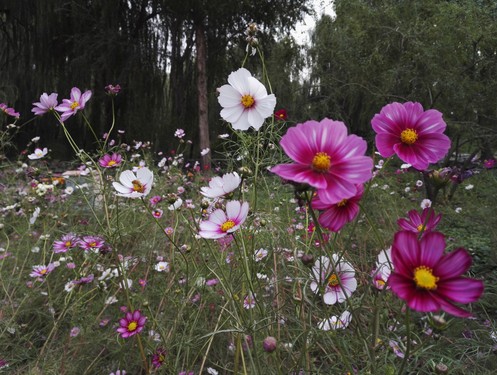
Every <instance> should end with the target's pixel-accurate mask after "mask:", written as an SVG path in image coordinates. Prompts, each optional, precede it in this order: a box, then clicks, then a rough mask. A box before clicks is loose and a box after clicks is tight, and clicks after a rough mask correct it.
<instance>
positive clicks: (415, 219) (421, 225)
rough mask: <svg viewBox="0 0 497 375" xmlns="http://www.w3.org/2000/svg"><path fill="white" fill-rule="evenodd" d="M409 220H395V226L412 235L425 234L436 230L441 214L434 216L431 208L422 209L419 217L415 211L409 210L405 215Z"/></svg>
mask: <svg viewBox="0 0 497 375" xmlns="http://www.w3.org/2000/svg"><path fill="white" fill-rule="evenodd" d="M407 214H408V215H409V219H404V218H401V219H399V220H397V224H398V225H399V227H401V228H402V229H403V230H407V231H410V232H414V233H418V234H419V233H423V234H424V233H427V232H431V231H432V230H434V229H435V228H436V226H437V225H438V223H439V222H440V219H442V214H439V215H435V211H434V210H433V208H430V207H428V208H424V209H423V212H422V213H421V215H420V214H419V212H418V211H416V210H411V211H409V212H408V213H407Z"/></svg>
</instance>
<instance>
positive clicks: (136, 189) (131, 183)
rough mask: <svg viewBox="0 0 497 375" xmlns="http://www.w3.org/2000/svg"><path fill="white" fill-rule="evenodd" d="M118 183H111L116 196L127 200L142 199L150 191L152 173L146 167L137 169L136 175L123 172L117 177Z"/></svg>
mask: <svg viewBox="0 0 497 375" xmlns="http://www.w3.org/2000/svg"><path fill="white" fill-rule="evenodd" d="M119 181H120V182H113V183H112V185H113V186H114V189H116V190H117V191H118V194H117V195H118V196H121V197H127V198H142V197H144V196H146V195H148V193H150V190H152V183H153V181H154V174H153V172H152V171H151V170H150V169H148V168H147V167H143V168H140V169H138V171H137V172H136V175H135V174H134V173H133V172H132V171H129V170H128V171H124V172H122V173H121V175H120V176H119Z"/></svg>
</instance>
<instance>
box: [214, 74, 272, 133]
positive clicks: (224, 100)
mask: <svg viewBox="0 0 497 375" xmlns="http://www.w3.org/2000/svg"><path fill="white" fill-rule="evenodd" d="M228 83H229V85H223V86H221V87H220V88H219V89H218V91H219V97H218V101H219V104H221V106H222V107H223V109H222V110H221V117H222V118H223V119H224V120H226V121H228V122H230V123H231V125H233V128H234V129H237V130H248V128H249V127H251V126H252V127H253V128H254V129H255V130H259V128H260V127H261V126H262V124H263V123H264V120H265V119H266V118H267V117H269V116H271V115H272V114H273V110H274V107H275V105H276V97H275V96H274V94H269V95H268V93H267V91H266V88H265V87H264V85H263V84H262V83H260V82H259V81H258V80H257V79H255V78H254V77H252V74H250V72H249V71H248V70H247V69H245V68H240V69H238V70H237V71H236V72H232V73H231V74H230V75H229V76H228Z"/></svg>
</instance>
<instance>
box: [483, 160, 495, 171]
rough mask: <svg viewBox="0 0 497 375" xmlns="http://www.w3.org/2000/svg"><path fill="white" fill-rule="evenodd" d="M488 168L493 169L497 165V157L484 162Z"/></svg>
mask: <svg viewBox="0 0 497 375" xmlns="http://www.w3.org/2000/svg"><path fill="white" fill-rule="evenodd" d="M483 166H484V167H485V168H486V169H492V168H493V167H494V166H495V159H488V160H485V161H484V162H483Z"/></svg>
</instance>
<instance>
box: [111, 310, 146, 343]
mask: <svg viewBox="0 0 497 375" xmlns="http://www.w3.org/2000/svg"><path fill="white" fill-rule="evenodd" d="M146 322H147V317H146V316H144V315H142V313H141V312H140V310H135V311H133V312H127V313H126V315H125V317H124V318H122V319H120V320H119V326H120V327H119V328H118V329H117V332H119V334H120V335H121V337H122V338H123V339H127V338H128V337H131V336H134V335H136V334H137V333H140V332H141V331H143V327H144V326H145V323H146Z"/></svg>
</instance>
